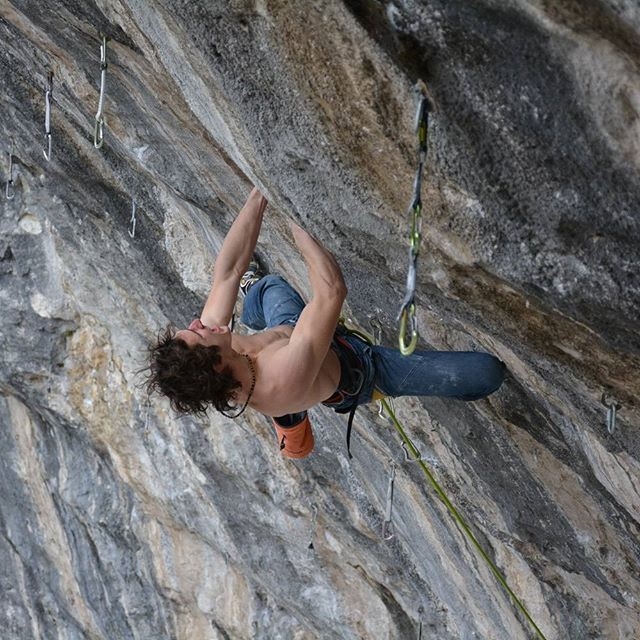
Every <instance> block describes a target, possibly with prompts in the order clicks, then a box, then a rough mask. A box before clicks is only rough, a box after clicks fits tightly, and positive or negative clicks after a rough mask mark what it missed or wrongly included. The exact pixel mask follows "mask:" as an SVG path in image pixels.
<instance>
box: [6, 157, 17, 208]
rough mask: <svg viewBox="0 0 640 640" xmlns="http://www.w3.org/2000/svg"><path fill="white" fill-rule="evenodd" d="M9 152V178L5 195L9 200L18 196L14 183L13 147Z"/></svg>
mask: <svg viewBox="0 0 640 640" xmlns="http://www.w3.org/2000/svg"><path fill="white" fill-rule="evenodd" d="M8 153H9V179H8V180H7V184H6V186H5V190H4V193H5V196H6V197H7V200H13V199H14V198H15V197H16V188H15V185H14V183H13V147H12V148H11V151H9V152H8Z"/></svg>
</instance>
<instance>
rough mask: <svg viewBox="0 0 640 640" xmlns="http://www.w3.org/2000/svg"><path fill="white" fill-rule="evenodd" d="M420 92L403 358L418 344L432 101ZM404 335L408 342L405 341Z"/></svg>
mask: <svg viewBox="0 0 640 640" xmlns="http://www.w3.org/2000/svg"><path fill="white" fill-rule="evenodd" d="M416 89H417V91H418V92H419V93H420V96H421V97H420V103H419V104H418V110H417V112H416V124H415V128H416V131H417V134H418V170H417V171H416V177H415V179H414V182H413V200H412V202H411V207H410V209H409V211H410V214H411V229H410V232H409V269H408V271H407V290H406V293H405V296H404V300H403V301H402V306H401V307H400V313H399V314H398V321H399V322H400V333H399V336H398V343H399V348H400V353H402V355H405V356H408V355H411V354H412V353H413V352H414V351H415V348H416V345H417V343H418V323H417V319H416V305H415V301H414V298H415V292H416V275H417V267H418V254H419V253H420V242H421V241H422V198H421V191H422V172H423V169H424V165H425V162H426V159H427V133H428V130H429V113H430V112H431V111H433V107H432V103H431V100H430V99H429V95H428V93H427V87H426V85H425V84H424V82H422V81H421V80H420V81H418V83H417V85H416ZM407 335H410V336H411V337H410V339H409V340H408V341H407Z"/></svg>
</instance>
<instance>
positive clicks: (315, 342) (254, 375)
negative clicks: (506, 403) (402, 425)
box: [149, 188, 504, 457]
mask: <svg viewBox="0 0 640 640" xmlns="http://www.w3.org/2000/svg"><path fill="white" fill-rule="evenodd" d="M266 206H267V201H266V199H265V198H264V196H263V195H262V194H261V193H260V192H259V191H258V190H257V189H255V188H254V189H253V190H252V191H251V193H250V194H249V197H248V199H247V201H246V203H245V205H244V207H243V208H242V210H241V211H240V213H239V214H238V216H237V218H236V220H235V221H234V223H233V224H232V226H231V228H230V230H229V232H228V234H227V236H226V238H225V240H224V243H223V245H222V249H221V250H220V254H219V255H218V257H217V259H216V262H215V266H214V271H213V284H212V287H211V292H210V293H209V296H208V298H207V301H206V303H205V305H204V308H203V310H202V314H201V316H200V318H199V319H197V320H194V321H193V322H192V323H191V324H190V325H189V327H188V328H186V329H182V330H179V331H177V332H174V331H173V330H171V329H169V330H167V332H166V333H165V335H164V336H163V337H162V338H161V339H160V340H159V342H158V344H156V345H155V346H153V347H152V348H151V349H150V354H151V364H150V376H149V387H150V388H151V389H157V390H159V391H160V392H162V393H164V394H165V395H167V396H168V397H169V398H170V400H171V403H172V405H173V407H174V408H175V409H177V410H178V411H181V412H191V413H202V412H204V411H206V409H207V407H208V406H209V405H213V406H214V407H215V408H216V409H218V410H219V411H222V412H223V413H224V412H227V411H229V410H230V409H232V408H233V406H235V407H237V408H238V409H237V410H236V412H235V414H234V415H233V416H232V417H236V416H237V415H240V413H242V411H244V410H245V409H246V407H247V406H248V407H251V408H252V409H255V410H257V411H259V412H261V413H263V414H265V415H266V416H271V417H272V418H273V425H274V427H275V428H276V432H277V434H278V439H279V442H280V448H281V450H282V453H283V454H284V455H285V456H288V457H304V456H305V455H308V453H310V451H311V449H312V448H313V434H312V432H311V426H310V423H309V420H308V416H307V412H306V410H307V409H309V408H310V407H312V406H314V405H316V404H319V403H323V404H325V405H327V406H330V407H332V408H333V409H334V410H335V411H337V412H339V413H348V412H350V413H351V414H352V416H353V411H355V408H356V407H357V406H358V405H359V404H363V403H366V402H369V401H371V400H372V399H373V398H375V397H382V396H384V395H391V396H399V395H440V396H449V397H455V398H458V399H462V400H476V399H478V398H482V397H485V396H486V395H488V394H490V393H492V392H493V391H495V390H496V389H497V388H498V387H499V386H500V385H501V383H502V380H503V377H504V364H503V363H502V362H500V360H498V359H497V358H495V357H494V356H491V355H489V354H487V353H477V352H441V351H422V352H416V353H414V354H412V355H411V356H408V357H405V356H402V355H400V353H399V352H398V351H396V350H395V349H388V348H385V347H379V346H373V345H370V344H368V343H367V342H366V341H364V340H362V339H361V338H360V337H359V336H357V335H354V334H352V333H350V332H348V331H347V330H346V329H344V328H343V327H341V326H340V325H339V324H338V319H339V316H340V311H341V309H342V304H343V302H344V300H345V297H346V294H347V288H346V285H345V282H344V279H343V277H342V272H341V270H340V267H339V266H338V264H337V262H336V260H335V258H334V257H333V256H332V254H331V253H329V251H327V250H326V249H325V248H324V247H322V246H321V245H320V244H318V242H316V240H314V239H313V238H312V237H311V236H310V235H309V234H308V233H307V232H306V231H304V230H303V229H302V228H301V227H300V226H298V225H297V224H295V223H293V222H291V223H290V226H291V231H292V234H293V238H294V240H295V243H296V245H297V247H298V249H299V251H300V253H301V254H302V257H303V258H304V260H305V263H306V265H307V269H308V274H309V280H310V284H311V292H312V294H311V299H310V300H309V302H307V303H306V304H305V303H304V302H303V300H302V298H301V297H300V296H299V294H298V293H297V292H296V291H295V290H294V289H293V288H292V287H291V286H290V285H289V284H288V283H287V282H286V281H285V280H283V279H282V278H281V277H280V276H276V275H269V276H266V277H264V278H258V277H257V276H256V274H255V273H252V272H248V273H246V270H247V267H248V265H249V263H250V260H251V257H252V255H253V251H254V248H255V246H256V242H257V240H258V235H259V233H260V228H261V225H262V219H263V214H264V211H265V208H266ZM239 287H240V288H241V290H242V291H243V293H245V294H246V297H245V300H244V308H243V312H242V317H241V321H242V322H243V323H244V324H246V325H247V326H249V327H251V328H253V329H256V330H261V332H260V333H254V334H252V335H238V334H235V333H232V331H231V330H230V329H229V323H230V322H231V317H232V314H233V309H234V306H235V302H236V298H237V293H238V288H239ZM226 415H228V414H226Z"/></svg>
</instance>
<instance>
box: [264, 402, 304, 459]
mask: <svg viewBox="0 0 640 640" xmlns="http://www.w3.org/2000/svg"><path fill="white" fill-rule="evenodd" d="M271 420H272V422H273V426H274V428H275V430H276V435H277V436H278V442H279V444H280V452H281V453H282V455H283V456H284V457H285V458H304V457H306V456H308V455H309V454H310V453H311V452H312V451H313V445H314V439H313V431H312V430H311V422H310V421H309V416H308V415H307V412H306V411H301V412H299V413H292V414H288V415H285V416H279V417H277V418H271Z"/></svg>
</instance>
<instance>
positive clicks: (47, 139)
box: [42, 71, 53, 162]
mask: <svg viewBox="0 0 640 640" xmlns="http://www.w3.org/2000/svg"><path fill="white" fill-rule="evenodd" d="M52 96H53V71H49V75H48V76H47V89H46V91H45V92H44V149H42V153H43V154H44V158H45V160H46V161H47V162H49V160H51V97H52Z"/></svg>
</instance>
